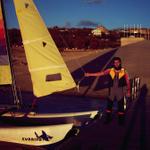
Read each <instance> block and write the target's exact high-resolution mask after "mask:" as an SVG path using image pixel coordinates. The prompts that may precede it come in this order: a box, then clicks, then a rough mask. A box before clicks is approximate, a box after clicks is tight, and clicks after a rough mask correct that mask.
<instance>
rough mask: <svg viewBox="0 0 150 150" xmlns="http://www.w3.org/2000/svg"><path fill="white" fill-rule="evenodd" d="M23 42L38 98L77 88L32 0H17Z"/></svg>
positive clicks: (35, 93) (16, 7) (15, 2)
mask: <svg viewBox="0 0 150 150" xmlns="http://www.w3.org/2000/svg"><path fill="white" fill-rule="evenodd" d="M14 5H15V10H16V14H17V18H18V22H19V26H20V30H21V35H22V40H23V45H24V49H25V54H26V58H27V62H28V68H29V72H30V74H31V80H32V84H33V92H34V95H35V96H37V97H41V96H45V95H48V94H51V93H53V92H58V91H63V90H67V89H71V88H73V87H75V86H76V85H75V82H74V80H73V79H72V76H71V74H70V72H69V70H68V68H67V66H66V64H65V63H64V60H63V58H62V57H61V54H60V53H59V50H58V49H57V47H56V45H55V43H54V41H53V39H52V37H51V35H50V34H49V32H48V30H47V27H46V25H45V24H44V22H43V20H42V18H41V16H40V14H39V12H38V10H37V8H36V6H35V4H34V2H33V1H32V0H14Z"/></svg>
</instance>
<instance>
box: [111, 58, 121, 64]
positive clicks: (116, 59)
mask: <svg viewBox="0 0 150 150" xmlns="http://www.w3.org/2000/svg"><path fill="white" fill-rule="evenodd" d="M115 60H119V61H120V63H121V58H120V57H114V58H113V62H114V61H115Z"/></svg>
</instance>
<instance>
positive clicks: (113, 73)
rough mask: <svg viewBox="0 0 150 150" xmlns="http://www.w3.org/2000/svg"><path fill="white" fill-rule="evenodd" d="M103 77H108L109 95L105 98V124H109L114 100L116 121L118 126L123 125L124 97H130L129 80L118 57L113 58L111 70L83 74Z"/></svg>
mask: <svg viewBox="0 0 150 150" xmlns="http://www.w3.org/2000/svg"><path fill="white" fill-rule="evenodd" d="M104 75H108V77H109V78H108V80H109V84H108V86H109V94H108V97H107V108H106V123H109V122H110V121H111V115H112V107H113V101H114V100H115V99H116V100H117V103H118V105H117V106H118V121H119V124H123V123H124V119H125V110H124V97H125V96H127V97H130V80H129V75H128V73H127V70H126V69H125V68H123V67H122V62H121V58H120V57H114V58H113V67H112V68H108V69H106V70H104V71H100V72H95V73H85V76H86V77H90V76H99V77H100V76H104Z"/></svg>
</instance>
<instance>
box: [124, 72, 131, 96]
mask: <svg viewBox="0 0 150 150" xmlns="http://www.w3.org/2000/svg"><path fill="white" fill-rule="evenodd" d="M125 79H126V83H127V96H128V97H130V92H131V87H130V79H129V75H128V73H127V71H126V73H125Z"/></svg>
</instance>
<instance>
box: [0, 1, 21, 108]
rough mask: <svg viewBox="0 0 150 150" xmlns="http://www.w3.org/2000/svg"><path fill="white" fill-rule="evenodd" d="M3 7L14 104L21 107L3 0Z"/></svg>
mask: <svg viewBox="0 0 150 150" xmlns="http://www.w3.org/2000/svg"><path fill="white" fill-rule="evenodd" d="M1 8H2V15H3V20H4V30H5V35H6V44H7V47H6V48H7V53H8V57H9V64H10V69H11V76H12V92H13V97H14V104H16V105H17V106H18V107H19V104H20V102H19V98H18V95H17V87H16V80H15V75H14V68H13V64H12V53H11V51H10V41H9V38H8V31H7V29H6V27H7V25H6V18H5V11H4V2H3V0H1Z"/></svg>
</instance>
